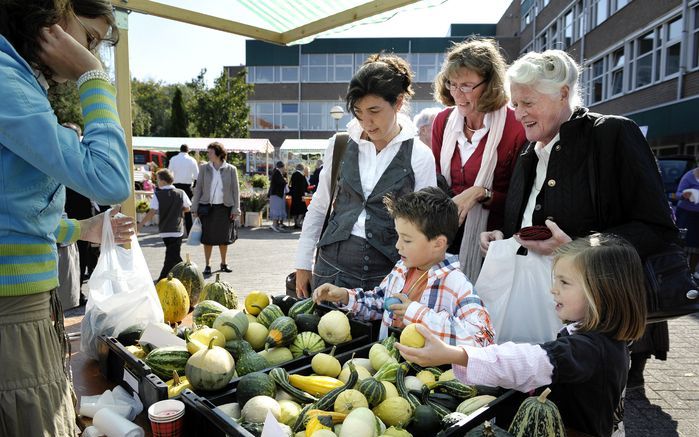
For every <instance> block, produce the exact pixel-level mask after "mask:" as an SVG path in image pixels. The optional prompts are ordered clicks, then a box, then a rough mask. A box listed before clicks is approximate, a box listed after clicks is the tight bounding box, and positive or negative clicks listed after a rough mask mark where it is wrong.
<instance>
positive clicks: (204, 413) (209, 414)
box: [179, 390, 254, 437]
mask: <svg viewBox="0 0 699 437" xmlns="http://www.w3.org/2000/svg"><path fill="white" fill-rule="evenodd" d="M179 399H180V400H181V401H182V402H184V405H185V423H184V427H185V433H184V435H187V436H195V435H201V436H207V437H227V436H235V437H238V436H240V437H254V436H253V435H252V434H251V433H249V432H248V431H247V430H245V429H244V428H243V427H242V426H240V425H238V424H237V423H236V422H235V421H234V420H233V419H231V418H230V417H228V416H227V415H226V414H225V413H223V412H222V411H220V410H219V409H218V408H216V405H214V404H213V403H211V402H210V401H209V400H207V399H204V398H202V397H200V396H197V394H196V393H194V392H193V391H191V390H185V391H184V392H182V393H181V394H180V398H179Z"/></svg>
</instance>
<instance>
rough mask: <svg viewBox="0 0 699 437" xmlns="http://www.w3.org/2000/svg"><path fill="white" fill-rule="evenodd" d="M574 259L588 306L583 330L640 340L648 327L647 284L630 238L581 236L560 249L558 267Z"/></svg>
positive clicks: (557, 257) (558, 251) (580, 329)
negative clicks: (562, 262) (560, 261)
mask: <svg viewBox="0 0 699 437" xmlns="http://www.w3.org/2000/svg"><path fill="white" fill-rule="evenodd" d="M561 258H571V259H572V261H573V265H574V266H575V267H576V268H577V269H578V272H579V273H580V275H581V276H582V278H583V289H584V290H585V297H586V299H587V303H588V307H587V311H586V314H585V316H584V317H583V319H582V320H580V321H579V331H581V332H584V331H597V332H603V333H606V334H608V335H610V336H612V337H613V338H614V339H616V340H623V341H628V340H636V339H638V338H640V337H641V336H642V335H643V331H644V330H645V326H646V286H645V277H644V275H643V267H642V265H641V258H640V257H639V256H638V253H637V252H636V249H635V248H634V247H633V246H631V245H630V244H629V243H628V242H626V240H623V239H621V238H619V237H616V236H613V235H609V234H593V235H590V236H588V237H585V238H579V239H577V240H575V241H573V242H571V243H568V244H565V245H563V246H561V247H560V248H559V249H558V250H556V253H555V258H554V266H555V265H556V263H557V262H558V261H559V260H560V259H561Z"/></svg>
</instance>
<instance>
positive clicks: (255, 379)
mask: <svg viewBox="0 0 699 437" xmlns="http://www.w3.org/2000/svg"><path fill="white" fill-rule="evenodd" d="M235 393H236V396H237V398H238V404H240V407H241V408H242V407H244V406H245V404H246V403H247V402H248V401H249V400H250V399H252V398H254V397H255V396H269V397H270V398H274V396H275V395H276V394H277V386H276V385H275V381H274V380H272V378H271V377H270V376H269V375H267V374H266V373H263V372H252V373H248V374H247V375H243V376H242V377H241V378H240V381H238V386H237V387H236V389H235Z"/></svg>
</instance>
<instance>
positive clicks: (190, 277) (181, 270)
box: [170, 254, 204, 307]
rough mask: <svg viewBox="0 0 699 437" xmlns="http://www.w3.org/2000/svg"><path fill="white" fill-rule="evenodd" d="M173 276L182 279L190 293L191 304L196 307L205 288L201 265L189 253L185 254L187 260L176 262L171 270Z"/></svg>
mask: <svg viewBox="0 0 699 437" xmlns="http://www.w3.org/2000/svg"><path fill="white" fill-rule="evenodd" d="M170 273H172V277H173V278H177V279H179V280H180V282H181V283H182V285H184V288H185V289H187V294H189V305H190V306H191V307H194V306H195V305H196V304H197V303H199V295H200V294H201V291H202V290H203V289H204V275H202V273H201V271H200V270H199V267H197V265H196V264H195V263H193V262H191V261H190V260H189V254H187V255H186V256H185V260H184V261H182V262H180V263H178V264H176V265H175V267H173V268H172V270H170Z"/></svg>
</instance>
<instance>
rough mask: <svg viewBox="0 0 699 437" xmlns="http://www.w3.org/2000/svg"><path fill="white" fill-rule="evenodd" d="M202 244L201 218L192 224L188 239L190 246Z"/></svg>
mask: <svg viewBox="0 0 699 437" xmlns="http://www.w3.org/2000/svg"><path fill="white" fill-rule="evenodd" d="M200 244H201V220H199V217H197V218H195V219H194V223H192V229H190V230H189V236H188V237H187V245H189V246H199V245H200Z"/></svg>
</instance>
